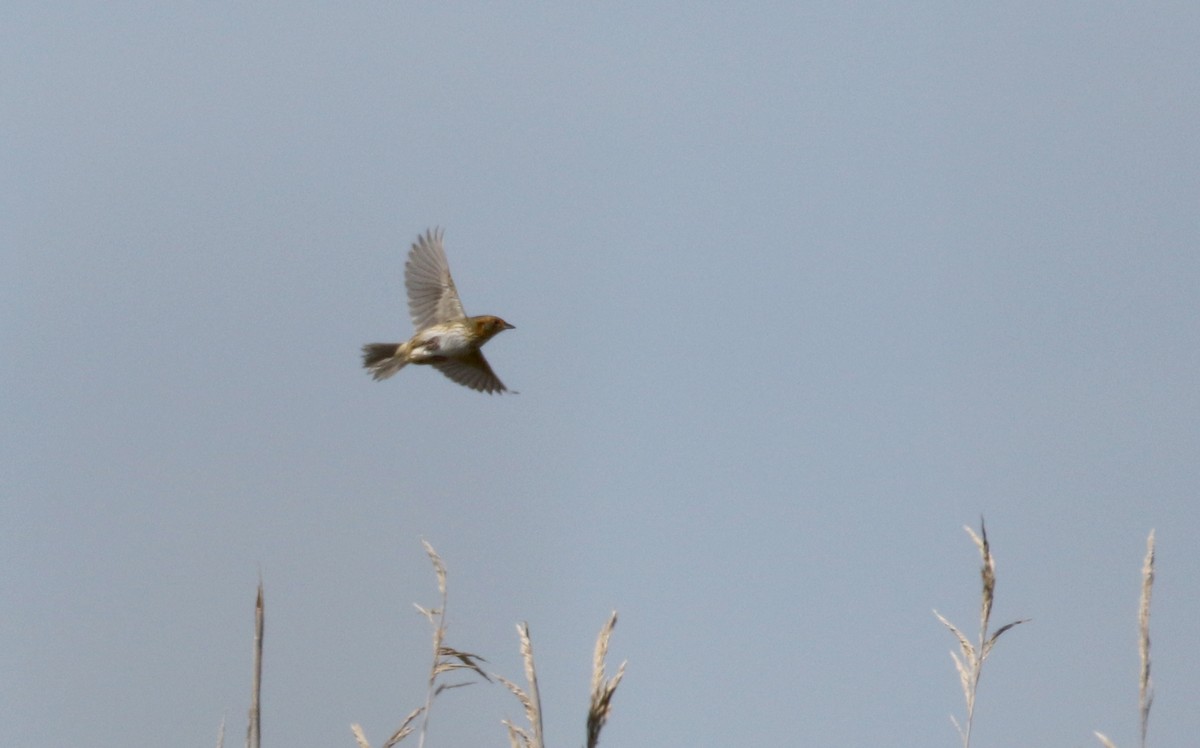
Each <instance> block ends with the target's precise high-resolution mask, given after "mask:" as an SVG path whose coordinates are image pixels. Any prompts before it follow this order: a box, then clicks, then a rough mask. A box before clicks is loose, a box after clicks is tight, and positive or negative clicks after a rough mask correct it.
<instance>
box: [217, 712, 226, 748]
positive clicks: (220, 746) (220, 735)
mask: <svg viewBox="0 0 1200 748" xmlns="http://www.w3.org/2000/svg"><path fill="white" fill-rule="evenodd" d="M217 748H225V715H223V714H222V715H221V727H220V729H218V730H217Z"/></svg>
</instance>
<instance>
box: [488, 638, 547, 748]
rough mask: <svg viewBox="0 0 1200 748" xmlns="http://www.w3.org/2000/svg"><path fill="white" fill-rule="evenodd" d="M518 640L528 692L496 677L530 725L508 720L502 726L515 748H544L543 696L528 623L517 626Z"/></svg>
mask: <svg viewBox="0 0 1200 748" xmlns="http://www.w3.org/2000/svg"><path fill="white" fill-rule="evenodd" d="M517 638H518V639H519V640H520V642H521V660H522V662H524V664H525V682H526V683H527V684H528V685H527V687H528V689H529V690H528V691H526V690H525V689H523V688H521V687H520V686H518V685H517V684H516V683H513V682H512V681H510V680H508V679H507V678H503V677H501V676H499V675H497V676H496V680H498V681H500V682H501V683H503V684H504V687H505V688H507V689H508V690H509V691H511V692H512V695H513V696H516V697H517V701H520V702H521V707H522V708H523V709H524V710H525V721H526V722H528V723H529V727H528V728H523V727H518V726H516V725H514V724H512V723H511V722H509V721H508V720H502V724H503V725H504V726H505V727H507V728H508V741H509V743H510V744H511V745H512V746H513V747H514V748H543V742H542V740H543V738H542V694H541V692H540V691H539V690H538V682H537V666H536V664H535V663H534V660H533V639H531V638H530V636H529V624H528V623H518V624H517Z"/></svg>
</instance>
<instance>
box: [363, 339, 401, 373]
mask: <svg viewBox="0 0 1200 748" xmlns="http://www.w3.org/2000/svg"><path fill="white" fill-rule="evenodd" d="M362 350H363V368H365V369H370V370H371V376H372V377H374V379H375V381H377V382H378V381H379V380H380V379H387V378H388V377H390V376H391V375H393V374H395V373H396V372H398V371H400V370H401V369H403V368H404V365H405V364H407V363H408V344H407V343H367V344H366V345H364V346H363V349H362Z"/></svg>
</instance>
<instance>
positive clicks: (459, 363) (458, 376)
mask: <svg viewBox="0 0 1200 748" xmlns="http://www.w3.org/2000/svg"><path fill="white" fill-rule="evenodd" d="M434 366H435V367H437V369H438V371H440V372H442V373H443V374H445V375H446V376H447V377H449V378H450V379H452V380H454V381H455V382H458V383H459V384H461V385H463V386H464V387H470V388H471V389H473V390H478V391H480V392H486V393H488V394H489V395H490V394H492V393H493V392H505V391H507V389H508V388H507V387H505V386H504V383H503V382H501V381H500V378H499V377H497V376H496V373H495V372H493V371H492V367H491V366H489V365H488V362H487V359H486V358H484V357H483V354H482V353H480V352H479V351H474V352H472V353H470V354H469V355H467V356H464V357H462V358H451V359H447V360H445V361H438V362H437V363H435V364H434Z"/></svg>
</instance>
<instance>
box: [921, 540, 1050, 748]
mask: <svg viewBox="0 0 1200 748" xmlns="http://www.w3.org/2000/svg"><path fill="white" fill-rule="evenodd" d="M963 529H964V530H966V531H967V534H968V535H970V536H971V540H972V541H973V542H974V543H975V547H976V548H978V549H979V556H980V558H981V560H982V566H981V568H980V570H979V575H980V578H981V580H982V583H983V591H982V599H981V601H980V606H979V642H978V645H974V644H972V643H971V641H970V640H969V639H967V637H966V635H965V634H963V632H962V631H961V630H959V628H958V627H957V626H955V625H954V624H952V623H950V621H948V620H946V618H945V617H943V616H942V614H941V613H938V612H937V611H936V610H935V611H933V614H934V615H935V616H937V619H938V620H939V621H941V622H942V625H944V626H945V627H946V628H947V629H949V630H950V633H951V634H953V635H954V637H955V638H956V639H958V647H959V650H960V651H961V653H962V656H961V657H960V656H959V655H958V654H955V653H954V652H951V653H950V656H951V657H952V658H954V667H955V669H956V670H957V671H958V679H959V682H960V684H961V686H962V690H963V697H964V699H965V700H966V705H967V717H966V725H965V726H964V725H960V724H959V722H958V720H957V719H955V718H954V717H953V716H951V717H950V721H951V722H953V723H954V727H955V728H956V729H957V730H958V734H959V737H961V738H962V742H963V748H970V745H971V728H972V726H973V725H974V722H975V697H976V695H977V694H978V692H979V679H980V677H981V676H982V675H983V663H984V661H985V660H987V657H988V655H989V654H991V652H992V648H993V647H994V646H996V640H998V639H999V638H1000V636H1001V635H1002V634H1004V633H1005V632H1006V631H1008V630H1009V629H1011V628H1012V627H1014V626H1017V625H1020V624H1022V623H1025V622H1026V621H1028V620H1029V619H1021V620H1018V621H1013V622H1012V623H1007V624H1005V625H1003V626H1001V627H1000V628H999V629H997V630H996V631H995V632H994V633H992V634H991V635H990V636H989V635H988V626H989V624H990V621H991V618H992V604H993V603H994V602H995V598H996V559H995V557H994V556H993V555H992V548H991V545H990V544H989V543H988V537H987V526H986V525H985V524H984V522H983V520H982V519H981V520H980V521H979V534H978V535H977V534H975V531H974V530H972V529H971V528H970V527H964V528H963Z"/></svg>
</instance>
